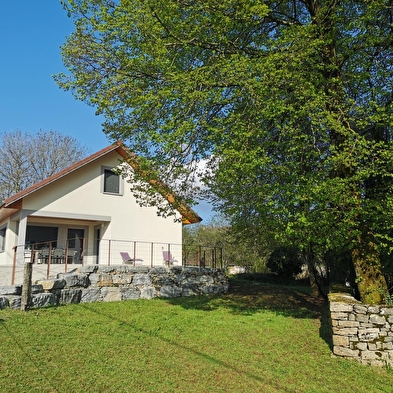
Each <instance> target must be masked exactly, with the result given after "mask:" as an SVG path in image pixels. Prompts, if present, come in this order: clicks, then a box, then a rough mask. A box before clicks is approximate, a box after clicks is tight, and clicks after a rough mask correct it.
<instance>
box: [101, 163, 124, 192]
mask: <svg viewBox="0 0 393 393" xmlns="http://www.w3.org/2000/svg"><path fill="white" fill-rule="evenodd" d="M102 191H103V192H104V193H106V194H115V195H121V194H122V193H123V190H122V178H121V176H119V175H118V174H116V173H114V172H113V171H112V170H111V169H109V168H103V190H102Z"/></svg>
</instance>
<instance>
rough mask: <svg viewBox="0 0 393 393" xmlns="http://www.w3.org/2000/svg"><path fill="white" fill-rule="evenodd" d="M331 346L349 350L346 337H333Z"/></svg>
mask: <svg viewBox="0 0 393 393" xmlns="http://www.w3.org/2000/svg"><path fill="white" fill-rule="evenodd" d="M333 345H335V346H339V347H347V348H349V338H348V337H347V336H338V335H336V334H335V335H333Z"/></svg>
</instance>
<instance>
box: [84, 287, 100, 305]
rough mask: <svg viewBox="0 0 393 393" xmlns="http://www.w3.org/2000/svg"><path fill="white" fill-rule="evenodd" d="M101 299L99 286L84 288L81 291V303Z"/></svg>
mask: <svg viewBox="0 0 393 393" xmlns="http://www.w3.org/2000/svg"><path fill="white" fill-rule="evenodd" d="M100 300H101V289H100V288H86V289H82V292H81V303H92V302H99V301H100Z"/></svg>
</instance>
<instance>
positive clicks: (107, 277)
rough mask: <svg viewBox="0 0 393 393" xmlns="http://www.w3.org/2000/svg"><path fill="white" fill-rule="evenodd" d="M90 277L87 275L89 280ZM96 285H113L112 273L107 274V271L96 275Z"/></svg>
mask: <svg viewBox="0 0 393 393" xmlns="http://www.w3.org/2000/svg"><path fill="white" fill-rule="evenodd" d="M90 277H91V276H90ZM90 277H89V280H90ZM94 278H95V277H94ZM90 282H91V281H90ZM96 285H97V286H99V287H111V286H112V285H113V275H112V274H109V273H100V274H99V275H98V280H97V284H96Z"/></svg>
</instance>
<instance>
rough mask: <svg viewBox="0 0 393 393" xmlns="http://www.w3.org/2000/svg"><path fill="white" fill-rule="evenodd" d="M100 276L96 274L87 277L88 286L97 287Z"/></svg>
mask: <svg viewBox="0 0 393 393" xmlns="http://www.w3.org/2000/svg"><path fill="white" fill-rule="evenodd" d="M100 277H101V275H100V274H98V273H92V274H90V275H89V282H90V286H93V287H96V286H98V282H99V281H100Z"/></svg>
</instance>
